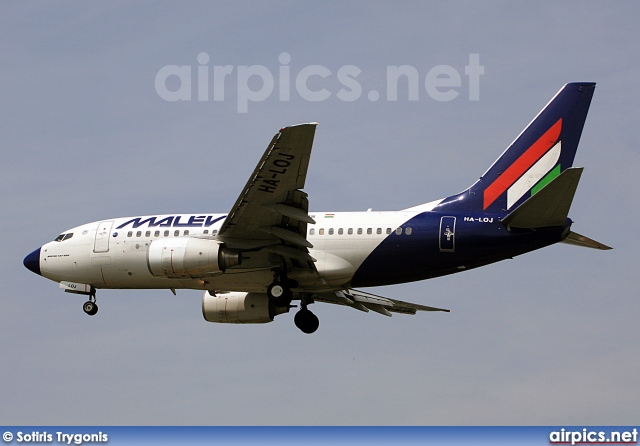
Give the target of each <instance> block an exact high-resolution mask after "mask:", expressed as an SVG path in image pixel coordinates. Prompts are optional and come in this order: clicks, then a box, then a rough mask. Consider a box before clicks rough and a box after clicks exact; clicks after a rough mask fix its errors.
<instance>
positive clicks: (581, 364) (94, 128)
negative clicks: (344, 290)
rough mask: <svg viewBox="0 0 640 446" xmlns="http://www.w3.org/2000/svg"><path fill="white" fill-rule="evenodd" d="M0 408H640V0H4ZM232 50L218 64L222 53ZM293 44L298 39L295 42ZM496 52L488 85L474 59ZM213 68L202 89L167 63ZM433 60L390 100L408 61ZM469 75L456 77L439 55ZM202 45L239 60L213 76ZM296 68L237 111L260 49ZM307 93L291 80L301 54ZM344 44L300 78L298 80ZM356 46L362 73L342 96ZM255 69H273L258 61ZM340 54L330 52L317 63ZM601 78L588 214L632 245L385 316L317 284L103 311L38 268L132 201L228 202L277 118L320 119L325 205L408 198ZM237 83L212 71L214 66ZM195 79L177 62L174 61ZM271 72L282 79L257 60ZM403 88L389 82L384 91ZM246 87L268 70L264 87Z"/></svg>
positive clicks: (429, 420) (301, 412)
mask: <svg viewBox="0 0 640 446" xmlns="http://www.w3.org/2000/svg"><path fill="white" fill-rule="evenodd" d="M0 10H1V14H0V25H1V26H0V58H1V59H0V60H1V61H2V63H1V65H0V79H2V87H3V88H2V89H0V103H1V104H2V107H0V129H2V131H0V141H1V143H2V151H3V152H2V153H3V162H2V163H1V164H0V185H1V187H2V194H1V195H0V197H1V198H0V200H2V201H1V204H2V209H3V216H4V218H2V220H1V223H0V224H1V225H2V229H3V231H2V232H3V233H4V234H5V238H4V250H3V252H4V255H3V256H1V257H0V262H1V263H0V266H1V267H0V285H1V286H2V289H3V293H2V295H3V298H2V299H1V300H0V315H2V324H0V327H1V328H0V351H1V352H2V360H0V375H1V376H2V377H3V379H2V381H1V384H0V394H1V395H2V400H3V404H2V405H1V406H0V419H2V420H3V423H4V424H71V425H74V424H97V425H102V424H144V425H155V424H179V425H181V424H215V425H246V424H259V425H262V424H266V425H270V424H279V425H290V424H293V425H309V424H313V425H316V424H319V425H325V424H332V425H333V424H338V425H342V424H346V425H351V424H356V425H370V424H375V425H397V424H399V425H404V424H411V425H413V424H417V425H439V424H446V425H452V424H453V425H455V424H463V425H475V424H573V425H577V424H632V423H634V422H637V419H638V415H639V414H640V413H639V412H640V411H639V409H638V404H637V401H638V397H639V396H640V395H639V390H638V389H640V378H639V377H640V373H638V371H639V369H640V360H639V359H638V358H640V348H639V347H638V342H637V340H638V338H639V335H640V329H639V328H638V323H637V314H638V313H639V312H640V303H639V302H638V299H637V296H638V294H639V291H640V290H639V288H640V287H639V285H638V280H637V266H636V263H637V262H636V258H637V252H638V248H639V247H638V237H637V235H636V231H634V225H633V222H635V221H636V220H637V218H638V209H639V204H640V203H639V197H640V193H639V192H640V185H639V183H638V181H637V172H638V170H639V168H640V155H639V153H638V150H637V137H636V135H635V133H636V132H635V128H636V121H637V117H638V111H637V110H638V107H637V104H638V99H639V97H638V88H637V85H636V83H637V79H638V73H640V59H639V58H638V55H637V49H636V46H637V42H638V40H639V38H640V31H638V29H637V23H636V22H637V20H636V18H637V17H638V13H639V12H640V10H639V6H638V5H637V4H636V3H634V2H617V3H601V2H571V1H569V2H561V3H554V2H539V3H536V4H535V5H534V4H531V3H529V2H482V3H480V2H447V3H446V4H440V3H436V2H433V3H432V2H393V3H392V2H315V3H312V2H216V3H209V2H188V3H183V2H175V3H174V2H135V3H128V2H108V3H83V2H64V3H45V2H5V3H3V4H2V6H0ZM201 53H207V55H208V56H209V61H208V63H206V64H200V63H199V62H198V55H199V54H201ZM282 53H287V54H288V55H289V57H290V59H289V61H288V62H287V63H282V62H281V55H282ZM472 54H477V55H478V57H479V63H480V64H481V65H482V66H483V67H484V74H482V75H481V76H480V81H479V97H478V100H469V77H468V76H466V75H465V71H464V70H465V66H466V65H468V64H469V58H470V55H472ZM170 65H176V66H183V67H191V69H192V74H193V78H192V80H193V82H192V86H191V87H192V90H191V92H192V100H190V101H175V102H172V101H166V100H163V99H162V97H161V96H160V95H159V94H158V91H157V88H156V82H155V80H156V76H157V74H158V72H159V71H160V70H161V69H162V68H163V67H166V66H170ZM403 65H408V66H411V67H413V68H414V69H415V70H416V71H417V73H418V74H419V79H420V83H419V90H418V93H419V94H418V99H417V100H414V101H410V100H408V97H407V87H406V86H405V85H401V86H400V88H399V90H398V100H397V101H390V100H387V96H386V85H387V77H386V73H387V69H388V67H395V66H403ZM443 65H444V66H448V67H450V69H451V70H454V71H456V72H458V73H459V74H460V78H461V82H460V86H459V87H456V91H458V92H459V94H458V96H457V97H456V98H455V99H453V100H450V101H438V100H435V99H433V98H432V97H431V96H430V95H429V94H428V91H427V89H426V87H425V85H424V82H425V78H426V77H427V76H428V73H429V72H430V70H432V69H433V68H434V67H438V66H443ZM199 66H207V67H208V69H209V75H210V79H211V78H212V75H213V73H214V67H216V66H218V67H224V66H231V67H232V68H233V70H232V72H231V74H230V75H229V76H228V78H227V83H226V84H225V90H224V92H225V98H224V100H218V101H214V100H213V98H212V96H213V85H212V84H209V88H210V97H209V100H206V101H198V100H196V98H197V94H198V84H197V78H196V73H197V72H198V67H199ZM255 66H261V67H263V68H264V69H265V70H267V71H268V72H269V73H271V74H272V75H273V77H274V82H275V85H274V90H273V92H272V93H271V94H270V95H266V97H265V99H264V100H260V101H255V102H250V103H248V105H247V112H246V113H239V112H238V91H239V89H238V83H239V82H240V80H239V79H240V78H239V77H238V76H239V73H241V72H242V70H243V68H241V67H255ZM283 66H285V67H288V69H289V73H290V76H291V77H290V82H289V83H288V85H289V86H290V98H289V100H282V99H281V97H280V96H279V94H280V93H279V91H280V90H279V87H280V84H279V82H280V81H282V82H285V80H283V77H282V76H281V73H282V72H281V69H282V67H283ZM310 66H322V67H324V68H325V69H326V70H328V71H329V73H330V74H329V75H327V76H326V77H324V78H323V77H319V76H315V77H312V78H309V81H308V83H307V85H308V87H309V88H310V89H311V90H314V91H318V90H320V89H322V88H324V89H326V90H327V91H329V92H330V93H331V95H330V96H329V97H328V98H327V99H325V100H321V101H309V100H306V99H304V98H303V97H301V96H300V94H299V92H298V91H297V90H296V87H295V78H296V77H297V76H298V75H299V73H300V72H302V71H303V70H304V69H305V68H306V67H310ZM342 67H357V68H358V69H359V70H360V71H359V73H360V74H359V75H358V76H357V78H356V79H357V82H358V84H359V85H360V86H361V87H362V93H361V95H359V96H358V97H357V98H356V99H355V100H352V101H345V100H341V99H340V98H339V97H338V95H337V93H338V91H339V90H340V89H341V88H342V87H343V86H344V85H343V84H341V83H340V82H339V78H338V72H339V70H340V69H341V68H342ZM246 69H247V70H248V69H249V68H246ZM314 72H315V71H314ZM571 81H595V82H597V83H598V85H597V88H596V93H595V96H594V99H593V102H592V105H591V110H590V113H589V116H588V119H587V122H586V126H585V130H584V132H583V135H582V140H581V144H580V148H579V150H578V154H577V156H576V161H575V162H576V165H578V166H584V167H585V171H584V174H583V176H582V179H581V184H580V187H579V189H578V192H577V194H576V197H575V200H574V203H573V206H572V212H571V215H570V216H571V217H572V218H573V219H574V221H575V225H574V228H575V230H576V231H578V232H579V233H582V234H585V235H587V236H590V237H593V238H595V239H596V240H599V241H601V242H603V243H606V244H609V245H611V246H613V247H614V248H615V249H614V250H613V251H609V252H597V251H595V250H587V249H580V248H576V247H572V246H567V245H559V246H553V247H550V248H547V249H544V250H541V251H538V252H534V253H531V254H528V255H526V256H522V257H519V258H516V259H514V260H510V261H506V262H502V263H498V264H495V265H491V266H488V267H485V268H481V269H478V270H473V271H468V272H465V273H464V274H458V275H454V276H450V277H444V278H439V279H434V280H431V281H427V282H419V283H412V284H404V285H397V286H391V287H384V288H376V289H370V290H368V291H372V292H377V293H379V294H383V295H386V296H389V297H392V298H398V299H401V300H408V301H414V302H418V303H424V304H425V305H433V306H438V307H445V308H450V309H451V310H452V312H451V313H449V314H420V315H417V316H413V317H409V316H406V317H403V316H402V315H396V316H394V317H393V318H385V317H383V316H380V315H378V314H373V313H369V314H363V313H360V312H357V311H353V310H350V309H345V308H336V307H332V306H328V305H323V304H318V305H315V308H314V311H315V312H316V314H317V315H318V316H319V318H320V321H321V325H320V329H319V330H318V332H317V333H316V334H315V335H313V336H305V335H302V334H301V333H300V332H299V331H298V330H297V329H296V328H295V326H294V325H293V321H292V319H293V313H290V314H288V315H284V316H279V317H278V318H277V319H276V321H275V322H274V323H272V324H266V325H258V326H225V325H217V324H210V323H207V322H205V321H204V320H203V318H202V315H201V309H200V299H201V294H200V293H199V292H195V291H186V290H182V291H178V295H177V296H173V295H172V294H171V292H169V291H167V290H157V291H127V290H105V291H101V292H100V293H99V295H98V301H99V304H100V313H99V315H97V316H96V317H94V318H89V317H87V316H86V315H85V314H84V313H83V312H82V310H81V305H82V302H83V299H82V298H81V297H78V296H72V295H69V294H65V293H63V292H62V291H61V290H59V289H58V288H57V285H56V284H55V283H53V282H50V281H47V280H45V279H43V278H40V277H37V276H34V275H33V274H32V273H31V272H29V271H28V270H26V269H25V268H24V267H23V266H22V259H23V257H24V256H25V255H26V254H27V253H29V252H31V251H32V250H33V249H35V248H37V247H38V246H40V245H42V244H43V243H45V242H47V241H49V240H51V239H53V238H54V237H56V236H57V235H58V234H59V233H61V232H63V231H64V230H65V229H68V228H70V227H73V226H76V225H79V224H81V223H85V222H90V221H96V220H100V219H104V218H110V217H116V216H128V215H146V214H161V213H179V212H185V213H186V212H226V211H228V210H229V209H230V207H231V206H232V205H233V203H234V202H235V200H236V198H237V195H238V193H239V192H240V190H241V188H242V186H243V185H244V183H245V182H246V180H247V178H248V176H249V174H250V173H251V171H252V170H253V168H254V167H255V164H256V162H257V161H258V159H259V157H260V155H261V154H262V152H263V151H264V149H265V148H266V146H267V144H268V142H269V140H270V138H271V137H272V135H273V134H274V133H275V132H276V131H277V130H278V129H279V128H281V127H283V126H285V125H291V124H296V123H300V122H310V121H319V122H320V125H319V127H318V129H317V132H316V139H315V143H314V152H313V155H312V158H311V165H310V168H309V173H308V177H307V184H306V188H305V190H306V191H307V192H308V193H309V199H310V203H311V209H312V210H319V211H325V210H326V211H346V210H366V209H367V208H373V209H375V210H393V209H402V208H406V207H409V206H414V205H417V204H420V203H424V202H427V201H431V200H433V199H437V198H440V197H443V196H446V195H450V194H452V193H455V192H458V191H460V190H462V189H464V188H465V187H467V186H468V185H470V184H471V183H472V182H473V181H475V179H476V178H477V177H478V176H479V175H481V174H482V173H483V172H484V171H485V170H486V168H487V167H488V166H489V165H490V164H491V163H492V162H493V161H494V160H495V159H496V158H497V157H498V156H499V154H500V153H501V152H502V151H503V150H504V148H505V147H506V146H507V145H508V144H509V143H510V142H511V141H512V140H513V139H514V138H515V137H516V136H517V135H518V133H519V132H520V131H521V130H522V129H523V128H524V127H525V126H526V125H527V123H528V122H529V121H530V120H531V119H532V118H533V117H534V116H535V115H536V113H537V112H538V111H539V110H540V109H541V108H542V107H543V106H544V105H545V104H546V103H547V101H548V100H549V99H550V98H551V97H552V96H553V95H554V94H555V93H556V91H558V90H559V89H560V87H561V86H562V85H563V84H565V83H566V82H571ZM212 82H213V81H212V80H211V83H212ZM167 85H168V88H177V84H176V78H175V77H174V78H172V79H170V80H169V81H168V83H167ZM248 85H249V88H251V89H253V90H255V91H258V90H260V88H261V82H260V80H259V79H258V78H257V77H255V76H254V77H253V78H252V79H250V82H249V83H248ZM371 90H375V91H376V92H378V93H379V95H380V98H379V100H377V101H371V100H370V99H369V98H370V96H369V92H370V91H371ZM240 91H241V93H242V92H244V93H246V91H244V90H242V89H240Z"/></svg>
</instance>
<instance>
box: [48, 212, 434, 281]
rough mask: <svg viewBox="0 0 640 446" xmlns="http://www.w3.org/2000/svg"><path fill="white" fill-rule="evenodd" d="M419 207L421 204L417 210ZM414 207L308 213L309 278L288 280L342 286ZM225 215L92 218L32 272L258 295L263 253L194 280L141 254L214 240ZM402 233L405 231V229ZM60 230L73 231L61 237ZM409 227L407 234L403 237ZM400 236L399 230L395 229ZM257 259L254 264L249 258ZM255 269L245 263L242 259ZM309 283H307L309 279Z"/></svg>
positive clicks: (268, 274)
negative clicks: (157, 268) (158, 244)
mask: <svg viewBox="0 0 640 446" xmlns="http://www.w3.org/2000/svg"><path fill="white" fill-rule="evenodd" d="M421 210H422V209H421ZM418 213H419V212H417V211H414V210H409V211H398V212H370V211H369V212H336V213H326V212H316V213H310V215H311V217H312V218H314V219H315V220H316V224H315V225H311V224H310V225H308V230H307V235H306V238H307V240H308V241H309V242H310V243H311V244H312V245H313V248H311V249H309V254H310V255H311V256H312V257H313V258H314V259H315V260H316V261H315V262H314V264H315V266H316V269H317V270H318V273H319V276H320V279H321V282H320V283H318V282H317V280H318V278H317V276H315V277H313V278H311V277H308V278H307V277H304V274H303V275H302V276H299V277H296V276H295V272H294V276H293V277H292V278H293V279H295V280H297V281H298V282H299V283H300V284H301V285H302V286H311V288H314V287H315V288H317V289H319V290H322V289H337V288H340V287H341V286H343V285H344V284H346V283H348V282H349V281H350V280H351V278H352V277H353V275H354V273H355V272H356V270H357V269H358V267H359V266H360V265H361V264H362V262H363V261H364V260H365V259H366V258H367V256H368V255H369V254H370V253H371V252H372V251H373V250H374V249H375V248H376V247H377V246H378V245H379V244H380V243H381V242H382V241H383V240H384V239H385V238H386V237H388V236H389V235H390V234H394V233H397V232H396V231H400V232H401V233H402V229H401V228H400V226H401V225H402V224H403V223H404V222H406V221H408V220H410V219H411V218H412V217H414V216H415V215H417V214H418ZM225 217H226V215H225V214H187V215H184V214H183V215H157V216H143V217H126V218H115V219H111V220H105V221H97V222H92V223H87V224H84V225H82V226H78V227H75V228H72V229H69V230H68V231H65V232H64V233H63V234H62V235H61V236H60V237H58V239H61V238H62V240H60V241H52V242H49V243H46V244H45V245H43V246H42V248H41V252H40V269H41V273H42V275H43V276H44V277H46V278H48V279H51V280H54V281H57V282H74V283H82V284H90V285H92V286H93V287H95V288H130V289H133V288H148V289H159V288H167V289H169V288H171V289H176V288H189V289H215V290H227V291H234V290H238V291H240V290H241V291H249V292H251V291H253V292H264V289H265V284H267V285H268V284H269V283H270V282H271V281H272V279H273V273H272V271H271V268H269V267H267V268H265V267H264V265H265V262H264V260H265V259H264V256H268V255H269V254H268V253H266V252H255V253H253V254H251V255H248V256H246V257H247V258H248V260H246V261H245V263H244V264H243V266H244V267H243V268H242V269H237V270H234V269H233V268H231V269H229V270H227V271H226V273H225V274H219V275H213V276H212V277H208V278H206V279H204V280H203V279H202V278H197V279H193V278H172V279H168V278H162V277H156V276H154V275H153V274H151V272H150V270H149V266H148V259H147V252H148V248H149V245H150V244H151V242H153V241H154V240H159V239H162V238H175V237H192V238H210V239H214V238H215V237H216V235H217V233H218V231H219V229H220V227H221V226H222V224H223V222H224V218H225ZM405 232H406V231H405ZM68 234H73V235H72V236H69V235H68ZM410 234H411V231H409V234H406V235H407V236H410ZM402 235H405V234H404V233H402ZM258 258H260V260H261V262H257V260H258ZM252 260H253V261H255V262H256V263H257V264H258V263H259V264H260V265H261V266H260V267H257V268H255V269H251V268H247V266H250V265H248V262H251V261H252ZM310 282H312V283H310Z"/></svg>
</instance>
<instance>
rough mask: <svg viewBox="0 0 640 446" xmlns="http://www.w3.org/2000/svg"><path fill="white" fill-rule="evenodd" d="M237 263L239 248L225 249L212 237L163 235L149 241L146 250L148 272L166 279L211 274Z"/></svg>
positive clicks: (239, 259) (220, 271) (239, 260)
mask: <svg viewBox="0 0 640 446" xmlns="http://www.w3.org/2000/svg"><path fill="white" fill-rule="evenodd" d="M240 263H242V254H241V253H240V251H236V250H234V249H229V248H226V247H225V246H224V245H223V244H221V243H220V242H218V241H216V240H206V239H198V238H188V237H178V238H163V239H158V240H154V241H152V242H151V243H150V244H149V248H148V249H147V266H148V267H149V272H151V274H153V275H154V276H157V277H165V278H169V279H184V278H197V277H206V276H211V275H214V274H219V273H223V272H224V271H225V270H226V269H227V268H230V267H232V266H235V265H239V264H240Z"/></svg>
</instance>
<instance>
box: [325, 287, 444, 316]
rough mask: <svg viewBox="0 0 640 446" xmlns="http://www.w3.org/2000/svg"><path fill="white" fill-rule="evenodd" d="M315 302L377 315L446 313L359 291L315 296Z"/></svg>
mask: <svg viewBox="0 0 640 446" xmlns="http://www.w3.org/2000/svg"><path fill="white" fill-rule="evenodd" d="M313 298H314V300H317V301H320V302H327V303H332V304H338V305H346V306H349V307H352V308H355V309H357V310H360V311H365V312H368V311H369V310H372V311H375V312H376V313H380V314H384V315H385V316H391V314H390V313H403V314H416V312H417V311H444V312H447V313H448V312H449V310H446V309H444V308H436V307H427V306H426V305H418V304H412V303H410V302H403V301H401V300H396V299H389V298H388V297H382V296H377V295H375V294H371V293H365V292H364V291H357V290H344V291H336V292H327V293H318V294H315V295H314V296H313Z"/></svg>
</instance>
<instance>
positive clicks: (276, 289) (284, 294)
mask: <svg viewBox="0 0 640 446" xmlns="http://www.w3.org/2000/svg"><path fill="white" fill-rule="evenodd" d="M267 296H269V299H270V300H271V302H273V303H274V305H275V306H276V307H287V306H289V304H291V297H292V293H291V289H290V288H289V287H288V286H286V285H285V284H283V283H282V282H273V283H272V284H271V285H269V288H267Z"/></svg>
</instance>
